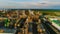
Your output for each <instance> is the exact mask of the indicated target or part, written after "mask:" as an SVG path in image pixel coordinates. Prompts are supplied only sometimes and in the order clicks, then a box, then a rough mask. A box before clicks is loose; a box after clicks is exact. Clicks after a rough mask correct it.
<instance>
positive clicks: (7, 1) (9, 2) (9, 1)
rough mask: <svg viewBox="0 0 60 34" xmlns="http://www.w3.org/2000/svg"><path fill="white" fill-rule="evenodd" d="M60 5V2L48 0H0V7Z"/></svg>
mask: <svg viewBox="0 0 60 34" xmlns="http://www.w3.org/2000/svg"><path fill="white" fill-rule="evenodd" d="M58 5H59V6H60V2H50V1H47V0H38V1H37V2H35V1H32V2H31V1H30V2H27V1H25V2H20V1H14V0H2V1H1V0H0V8H52V7H53V6H54V7H55V6H56V7H57V6H58Z"/></svg>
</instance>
